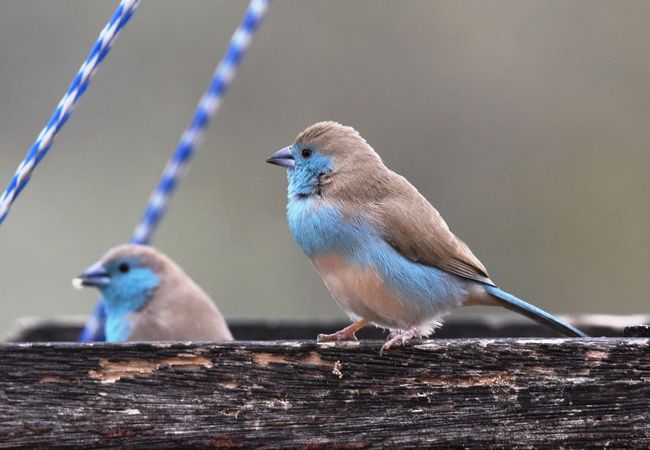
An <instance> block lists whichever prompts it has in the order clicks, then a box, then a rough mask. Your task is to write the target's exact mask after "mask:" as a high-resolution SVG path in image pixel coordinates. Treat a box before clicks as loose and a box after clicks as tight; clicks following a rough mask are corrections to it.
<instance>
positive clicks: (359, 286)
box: [312, 253, 461, 335]
mask: <svg viewBox="0 0 650 450" xmlns="http://www.w3.org/2000/svg"><path fill="white" fill-rule="evenodd" d="M312 262H313V263H314V266H316V269H317V270H318V272H319V273H320V275H321V278H322V279H323V282H324V283H325V286H326V287H327V290H328V291H329V292H330V294H331V295H332V297H333V298H334V299H335V300H336V302H337V303H338V304H339V306H340V307H341V308H342V309H343V310H344V311H346V312H347V313H348V314H349V315H350V316H351V317H353V318H355V319H357V318H364V319H367V320H370V321H371V322H373V323H375V324H377V325H380V326H382V327H386V328H390V329H402V330H403V329H406V328H408V327H410V326H412V325H416V326H418V328H419V329H420V330H421V332H422V334H423V335H428V334H429V333H430V332H431V331H432V330H433V329H434V328H435V327H436V326H438V325H439V321H438V319H442V317H444V316H445V315H446V314H447V313H449V311H450V310H452V309H453V308H455V307H456V306H459V305H460V301H461V300H460V299H458V301H456V299H453V298H448V299H439V300H440V301H436V299H429V301H421V300H418V299H413V298H403V297H402V296H400V295H398V294H397V293H396V292H394V291H393V290H392V289H389V288H388V287H387V286H386V284H385V282H384V280H383V279H382V277H381V275H380V274H379V272H378V271H377V270H376V269H374V268H372V267H368V266H362V265H357V264H351V263H349V262H348V260H347V259H346V258H345V257H344V256H339V255H336V254H333V253H329V254H321V255H317V256H315V257H313V258H312Z"/></svg>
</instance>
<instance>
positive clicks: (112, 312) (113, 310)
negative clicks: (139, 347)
mask: <svg viewBox="0 0 650 450" xmlns="http://www.w3.org/2000/svg"><path fill="white" fill-rule="evenodd" d="M159 284H160V279H159V278H158V275H156V274H155V273H154V272H153V271H152V270H150V269H148V268H142V267H134V268H133V269H131V271H130V272H129V273H128V274H118V275H115V276H114V277H113V279H112V280H111V284H109V285H108V286H106V287H105V288H103V289H102V295H103V298H104V301H105V304H106V325H105V333H106V340H107V341H108V342H125V341H127V340H128V339H129V335H130V334H131V331H132V329H133V323H132V322H131V320H130V319H129V317H128V316H129V314H131V313H133V312H135V311H137V310H139V309H140V308H142V307H143V306H144V305H145V304H146V303H147V301H148V300H149V299H150V298H151V296H152V294H153V291H154V289H156V287H158V285H159Z"/></svg>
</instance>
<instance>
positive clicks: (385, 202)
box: [370, 172, 494, 285]
mask: <svg viewBox="0 0 650 450" xmlns="http://www.w3.org/2000/svg"><path fill="white" fill-rule="evenodd" d="M390 178H391V180H390V183H387V186H390V187H389V188H388V189H387V190H386V191H385V193H386V195H385V196H383V197H382V198H381V199H376V200H375V202H373V204H372V206H371V207H370V209H371V211H372V212H371V219H372V220H373V221H374V222H375V224H376V225H377V226H378V227H379V228H380V229H381V230H382V235H383V237H384V239H385V240H386V242H388V243H389V244H390V245H391V246H392V247H393V248H395V249H396V250H397V251H398V252H400V253H401V254H402V255H404V256H405V257H407V258H409V259H411V260H413V261H417V262H419V263H422V264H426V265H428V266H433V267H437V268H439V269H442V270H445V271H447V272H450V273H453V274H455V275H458V276H461V277H464V278H469V279H471V280H476V281H480V282H481V283H486V284H491V285H494V283H493V282H492V280H490V277H489V275H488V273H487V271H486V270H485V267H484V266H483V264H481V262H480V261H479V260H478V258H477V257H476V256H474V254H473V253H472V251H471V250H470V249H469V247H468V246H467V244H465V243H464V242H463V241H461V240H460V239H458V238H457V237H456V236H455V235H454V234H453V233H452V232H451V231H449V227H448V226H447V224H446V223H445V221H444V220H443V218H442V217H441V216H440V214H439V213H438V211H437V210H436V209H435V208H434V207H433V206H432V205H431V204H430V203H429V202H428V201H427V199H425V198H424V197H423V196H422V195H421V194H420V193H419V192H418V191H417V189H415V187H413V185H411V184H410V183H409V182H408V181H407V180H406V179H405V178H404V177H402V176H400V175H397V174H396V173H394V172H391V173H390Z"/></svg>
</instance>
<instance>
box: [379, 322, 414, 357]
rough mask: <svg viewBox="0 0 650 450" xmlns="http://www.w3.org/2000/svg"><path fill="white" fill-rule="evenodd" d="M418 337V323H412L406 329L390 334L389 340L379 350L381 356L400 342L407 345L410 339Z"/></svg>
mask: <svg viewBox="0 0 650 450" xmlns="http://www.w3.org/2000/svg"><path fill="white" fill-rule="evenodd" d="M416 337H420V332H419V331H418V327H417V326H416V325H411V326H410V327H409V328H407V329H406V330H404V331H396V332H393V333H391V334H389V335H388V340H386V342H385V343H384V345H382V346H381V350H379V356H382V355H383V354H384V352H385V351H386V350H388V349H389V348H391V347H392V346H393V345H395V344H397V343H398V342H401V343H402V345H406V343H407V342H408V341H410V340H411V339H413V338H416Z"/></svg>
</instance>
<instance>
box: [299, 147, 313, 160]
mask: <svg viewBox="0 0 650 450" xmlns="http://www.w3.org/2000/svg"><path fill="white" fill-rule="evenodd" d="M300 154H301V155H302V157H303V158H309V157H310V156H311V154H312V151H311V149H309V148H304V149H302V152H300Z"/></svg>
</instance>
